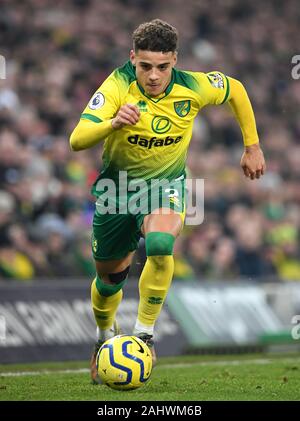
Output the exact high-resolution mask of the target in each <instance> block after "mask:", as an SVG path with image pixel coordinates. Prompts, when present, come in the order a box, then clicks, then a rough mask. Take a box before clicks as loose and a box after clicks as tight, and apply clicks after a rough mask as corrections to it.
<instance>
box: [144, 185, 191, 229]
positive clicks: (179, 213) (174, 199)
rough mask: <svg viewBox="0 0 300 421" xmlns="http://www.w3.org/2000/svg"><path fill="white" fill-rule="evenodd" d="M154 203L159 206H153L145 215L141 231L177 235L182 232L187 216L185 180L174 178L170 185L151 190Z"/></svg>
mask: <svg viewBox="0 0 300 421" xmlns="http://www.w3.org/2000/svg"><path fill="white" fill-rule="evenodd" d="M151 199H152V201H153V203H155V204H156V203H159V206H158V207H157V208H156V209H155V208H151V212H150V213H149V214H148V215H146V216H144V218H143V221H142V223H141V231H142V233H143V234H144V235H146V234H147V233H148V232H154V231H159V232H168V233H170V234H172V235H174V236H175V237H177V236H178V234H179V233H180V231H181V229H182V227H183V224H184V218H185V180H184V179H180V180H174V181H173V182H171V183H170V184H169V185H168V186H166V187H165V188H163V189H160V190H159V191H158V192H157V191H151Z"/></svg>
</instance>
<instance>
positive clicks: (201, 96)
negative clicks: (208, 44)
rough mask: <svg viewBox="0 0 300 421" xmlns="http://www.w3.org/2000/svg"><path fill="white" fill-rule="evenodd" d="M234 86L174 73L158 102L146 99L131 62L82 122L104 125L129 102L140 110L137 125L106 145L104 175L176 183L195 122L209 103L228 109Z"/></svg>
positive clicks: (213, 75) (219, 78) (222, 79)
mask: <svg viewBox="0 0 300 421" xmlns="http://www.w3.org/2000/svg"><path fill="white" fill-rule="evenodd" d="M229 85H230V83H229V80H228V78H227V77H226V76H225V75H223V74H222V73H220V72H216V71H214V72H210V73H207V74H206V73H201V72H190V71H181V70H177V69H173V70H172V79H171V82H170V84H169V85H168V87H167V89H166V91H165V92H164V93H163V94H161V95H160V96H159V97H156V98H151V97H149V96H147V94H146V93H145V92H144V90H143V88H142V87H141V86H140V85H139V84H138V82H137V79H136V74H135V67H134V66H133V65H132V64H131V62H130V61H128V62H127V63H126V64H125V65H124V66H123V67H120V68H118V69H116V70H115V71H114V72H113V73H112V74H111V75H110V76H109V77H108V78H107V79H106V80H105V81H104V83H103V84H102V85H101V86H100V87H99V89H97V91H96V93H95V94H94V95H93V97H92V98H91V100H90V101H89V104H88V105H87V107H86V108H85V110H84V112H83V114H82V115H81V118H83V119H87V120H91V121H93V122H95V123H99V124H101V122H102V121H105V120H110V119H112V118H113V117H115V115H116V114H117V112H118V110H119V108H120V107H121V106H122V105H124V104H127V103H130V104H135V105H137V106H138V108H139V110H140V120H139V121H138V123H137V124H136V125H134V126H129V125H128V126H125V127H123V128H122V129H120V130H114V131H113V132H112V133H111V134H110V135H109V136H107V138H106V139H105V140H104V151H103V169H102V172H101V174H102V176H105V177H107V178H113V179H116V178H117V177H118V174H119V171H127V175H128V178H142V179H144V180H150V179H153V178H155V179H162V178H166V179H168V180H173V179H176V178H178V177H180V176H181V175H182V174H184V171H185V161H186V155H187V149H188V146H189V143H190V140H191V137H192V129H193V122H194V119H195V117H196V115H197V113H198V112H199V110H200V109H201V108H202V107H204V106H205V105H208V104H216V105H217V104H223V103H224V102H226V100H227V99H228V97H229V89H230V86H229Z"/></svg>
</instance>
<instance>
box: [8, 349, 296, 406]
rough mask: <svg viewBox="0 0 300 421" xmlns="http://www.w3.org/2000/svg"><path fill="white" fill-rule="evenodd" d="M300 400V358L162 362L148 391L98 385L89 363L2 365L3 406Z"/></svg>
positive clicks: (198, 358) (210, 358) (244, 357)
mask: <svg viewBox="0 0 300 421" xmlns="http://www.w3.org/2000/svg"><path fill="white" fill-rule="evenodd" d="M52 400H55V401H218V400H220V401H246V400H249V401H266V400H268V401H292V400H297V401H298V400H300V355H299V354H298V355H296V354H285V355H277V354H274V355H270V354H268V355H261V354H260V355H238V356H236V355H235V356H199V355H197V356H180V357H172V358H160V359H159V363H158V365H157V366H156V367H155V368H154V370H153V372H152V375H151V378H150V380H149V381H148V383H146V384H145V385H144V386H143V387H141V388H140V389H136V390H132V391H116V390H112V389H110V388H109V387H107V386H105V385H92V384H91V382H90V378H89V371H88V362H86V361H84V362H81V361H80V362H60V363H37V364H22V365H21V364H18V365H0V401H52Z"/></svg>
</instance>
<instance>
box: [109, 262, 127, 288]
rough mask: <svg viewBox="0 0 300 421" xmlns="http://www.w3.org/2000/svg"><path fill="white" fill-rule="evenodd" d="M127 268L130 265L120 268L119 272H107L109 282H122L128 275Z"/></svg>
mask: <svg viewBox="0 0 300 421" xmlns="http://www.w3.org/2000/svg"><path fill="white" fill-rule="evenodd" d="M129 269H130V266H127V268H126V269H124V270H122V271H121V272H118V273H109V274H108V278H109V280H110V282H112V283H113V284H116V285H117V284H120V283H121V282H124V281H125V280H126V278H127V276H128V273H129Z"/></svg>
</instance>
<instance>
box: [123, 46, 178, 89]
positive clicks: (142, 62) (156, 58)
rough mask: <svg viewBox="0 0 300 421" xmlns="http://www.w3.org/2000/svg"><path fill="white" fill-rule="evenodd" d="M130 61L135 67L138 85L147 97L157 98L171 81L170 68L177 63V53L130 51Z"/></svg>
mask: <svg viewBox="0 0 300 421" xmlns="http://www.w3.org/2000/svg"><path fill="white" fill-rule="evenodd" d="M130 60H131V62H132V64H133V65H134V66H135V67H136V77H137V80H138V83H139V84H140V85H141V86H142V88H143V89H144V90H145V92H146V94H147V95H149V96H157V95H159V94H161V93H162V92H164V91H165V89H166V88H167V86H168V84H169V83H170V81H171V76H172V68H173V67H174V66H175V64H176V61H177V53H176V52H174V53H173V52H172V51H169V52H168V53H162V52H156V51H147V50H138V51H133V50H131V51H130Z"/></svg>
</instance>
